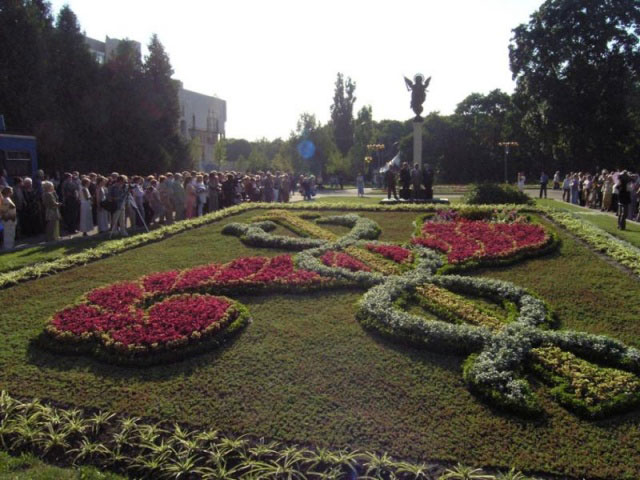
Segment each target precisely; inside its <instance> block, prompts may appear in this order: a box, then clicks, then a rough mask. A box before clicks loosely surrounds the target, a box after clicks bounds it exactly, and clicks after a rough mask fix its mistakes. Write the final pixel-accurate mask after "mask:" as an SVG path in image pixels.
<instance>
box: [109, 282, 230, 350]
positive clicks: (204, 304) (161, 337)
mask: <svg viewBox="0 0 640 480" xmlns="http://www.w3.org/2000/svg"><path fill="white" fill-rule="evenodd" d="M230 305H231V304H230V303H229V302H228V301H227V300H225V299H222V298H218V297H213V296H209V295H182V296H179V297H171V298H169V299H167V300H165V301H164V302H161V303H157V304H155V305H154V306H153V307H151V309H149V315H148V318H147V321H146V322H144V321H135V322H133V323H131V324H129V325H125V326H123V327H122V328H117V329H113V330H111V331H110V332H109V335H110V336H111V338H112V339H113V340H114V341H115V342H119V343H121V344H122V345H124V346H125V347H128V346H129V345H135V346H146V347H149V346H152V345H153V344H163V343H164V344H166V343H169V342H174V341H176V340H184V341H186V340H188V338H189V337H190V336H193V334H194V332H198V333H199V334H202V333H203V332H204V331H205V330H208V329H209V330H211V329H212V327H213V326H217V327H218V328H220V327H221V326H222V325H220V324H219V322H220V320H221V319H222V318H223V317H224V314H225V313H226V311H227V310H228V309H229V307H230Z"/></svg>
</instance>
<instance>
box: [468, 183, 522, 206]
mask: <svg viewBox="0 0 640 480" xmlns="http://www.w3.org/2000/svg"><path fill="white" fill-rule="evenodd" d="M464 201H465V203H469V204H473V205H486V204H500V203H511V204H518V205H532V204H533V200H532V199H531V198H529V196H528V195H527V194H525V193H523V192H521V191H520V190H518V189H517V188H516V187H513V186H511V185H503V184H497V183H474V184H473V185H471V187H470V188H469V192H468V193H467V194H466V195H465V197H464Z"/></svg>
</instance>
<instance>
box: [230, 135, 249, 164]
mask: <svg viewBox="0 0 640 480" xmlns="http://www.w3.org/2000/svg"><path fill="white" fill-rule="evenodd" d="M225 142H226V147H227V160H229V161H230V162H236V161H237V160H238V158H239V157H241V156H242V157H244V158H245V159H246V158H247V157H248V156H249V154H250V153H251V144H250V143H249V142H248V141H247V140H245V139H243V138H239V139H234V138H229V139H227V140H225Z"/></svg>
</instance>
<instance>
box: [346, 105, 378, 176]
mask: <svg viewBox="0 0 640 480" xmlns="http://www.w3.org/2000/svg"><path fill="white" fill-rule="evenodd" d="M373 135H374V128H373V113H372V110H371V105H365V106H364V107H362V108H361V109H360V110H359V111H358V115H357V116H356V121H355V129H354V141H353V148H352V149H351V167H352V171H351V172H350V173H351V174H352V175H353V176H354V177H355V176H356V175H357V174H358V172H363V173H366V171H367V164H366V163H365V161H364V159H365V157H366V156H367V155H368V154H369V153H370V152H369V151H368V150H367V145H369V144H371V143H373ZM374 155H375V154H374Z"/></svg>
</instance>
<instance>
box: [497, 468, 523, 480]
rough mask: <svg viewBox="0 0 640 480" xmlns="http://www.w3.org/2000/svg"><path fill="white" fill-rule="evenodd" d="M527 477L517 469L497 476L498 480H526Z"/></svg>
mask: <svg viewBox="0 0 640 480" xmlns="http://www.w3.org/2000/svg"><path fill="white" fill-rule="evenodd" d="M526 478H527V477H525V476H524V474H523V473H522V472H519V471H517V470H516V469H515V467H511V469H510V470H509V471H508V472H504V473H499V474H498V475H497V476H496V480H526Z"/></svg>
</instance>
